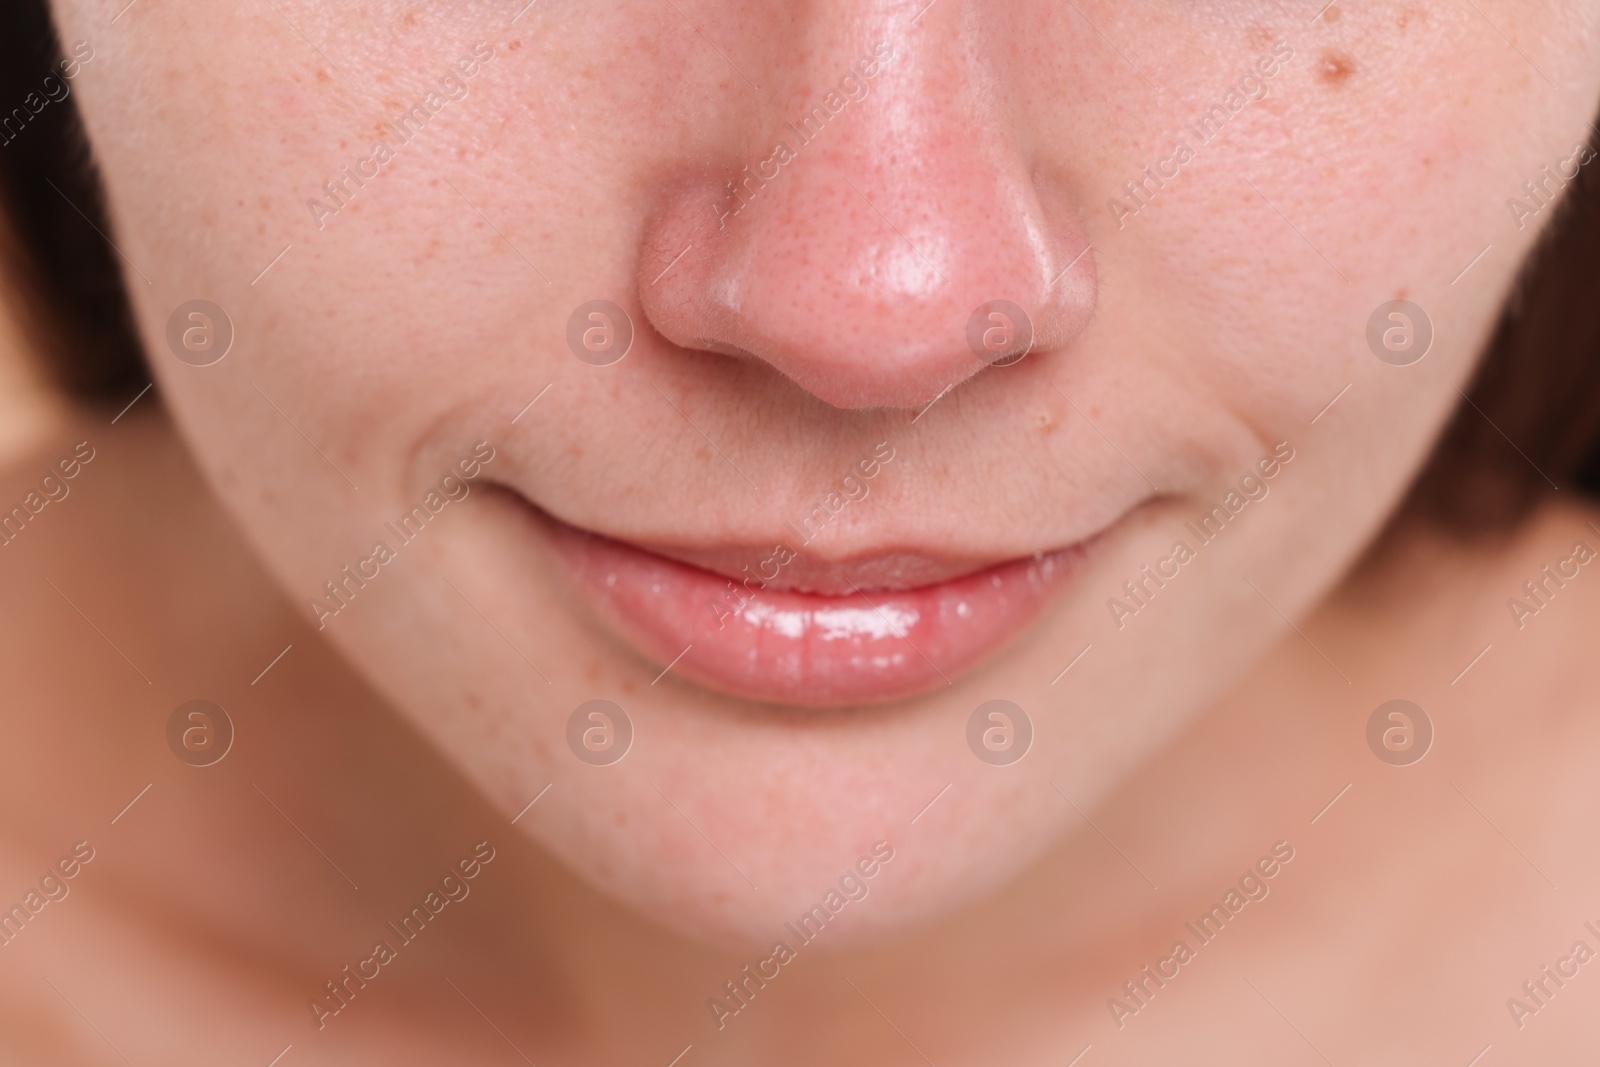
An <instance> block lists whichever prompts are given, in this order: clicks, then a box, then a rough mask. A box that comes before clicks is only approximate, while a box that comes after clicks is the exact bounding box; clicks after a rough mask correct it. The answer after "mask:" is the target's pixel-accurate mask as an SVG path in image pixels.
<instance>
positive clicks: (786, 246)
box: [638, 4, 1095, 408]
mask: <svg viewBox="0 0 1600 1067" xmlns="http://www.w3.org/2000/svg"><path fill="white" fill-rule="evenodd" d="M824 6H826V5H824ZM948 7H949V8H950V9H952V10H951V12H950V14H951V15H952V16H953V15H955V14H957V13H958V12H959V9H960V5H956V4H951V5H948ZM856 25H857V26H859V25H860V23H859V22H858V23H856ZM971 25H972V20H962V19H959V18H955V17H945V18H942V19H941V17H940V12H939V9H938V8H934V9H933V10H932V11H931V12H929V14H928V16H927V17H926V18H924V19H923V20H922V21H921V23H920V24H919V25H918V26H917V27H916V28H915V30H914V32H912V31H911V30H910V28H909V27H907V26H905V25H903V24H902V25H900V26H897V27H896V26H884V27H883V28H882V30H881V33H880V35H879V36H878V37H877V39H875V40H861V39H859V38H857V39H853V40H850V41H840V42H836V43H834V44H832V45H830V46H829V47H827V48H813V49H808V50H805V55H806V58H805V59H804V61H803V62H802V63H801V64H800V65H799V66H798V67H797V68H796V69H793V70H774V71H772V72H771V74H770V76H769V77H768V79H767V82H768V85H767V88H766V94H765V98H764V100H758V101H757V102H756V103H753V104H752V105H751V109H750V111H749V113H748V114H743V115H741V116H740V117H739V119H738V121H737V122H736V123H734V124H733V127H734V128H732V129H730V130H729V131H726V132H725V133H723V134H720V135H719V137H722V138H725V139H726V141H727V142H730V143H734V142H736V143H740V144H745V145H748V144H762V145H766V146H768V147H766V148H763V149H761V150H758V151H756V152H754V153H750V152H748V150H747V151H746V152H745V153H744V155H743V157H742V158H741V156H740V154H739V153H738V152H736V151H734V150H732V149H728V148H725V147H721V146H719V154H720V155H722V156H723V157H724V159H723V163H722V165H721V166H719V167H717V168H715V171H714V173H711V174H706V173H704V172H702V173H700V174H698V175H696V176H695V177H693V178H690V179H687V180H679V181H676V182H675V183H674V184H673V185H672V187H671V188H670V189H669V190H667V191H666V192H664V193H663V194H662V199H661V208H660V210H659V211H658V212H657V213H656V214H655V216H654V217H653V219H652V221H651V222H650V223H649V225H648V227H647V232H646V233H645V234H644V237H643V242H642V247H643V248H644V249H646V250H647V252H646V253H645V254H643V255H641V257H640V270H639V282H638V284H639V291H640V294H641V305H642V306H643V309H644V311H645V314H646V315H647V317H648V318H649V319H650V321H651V323H652V324H653V325H654V326H655V328H656V330H657V331H658V332H659V333H661V334H662V335H663V336H665V337H666V338H668V339H669V340H671V341H672V342H674V343H675V344H677V345H680V346H683V347H685V348H694V349H702V350H707V351H713V352H722V353H726V354H729V355H731V356H734V357H735V358H746V359H758V360H763V361H765V362H766V363H768V364H770V365H771V366H772V367H773V368H775V369H776V370H777V371H778V372H780V373H782V374H783V375H785V376H787V377H788V378H790V379H792V380H793V381H794V382H795V383H796V384H798V385H799V386H800V387H801V388H803V389H805V390H807V391H809V392H810V393H812V394H814V395H815V396H817V397H819V398H820V399H822V400H824V401H826V402H827V403H829V404H832V405H834V406H836V407H841V408H885V407H895V408H904V407H916V406H919V405H922V404H926V403H927V402H929V401H931V400H932V399H933V398H935V397H937V396H938V395H940V394H941V393H942V392H943V391H945V390H946V389H948V388H950V387H951V386H954V385H956V384H958V383H960V382H962V381H964V380H965V379H967V378H968V377H970V376H972V375H974V374H976V373H978V372H979V371H981V370H983V369H984V368H985V367H986V366H989V365H1004V364H1007V363H1010V362H1013V361H1014V360H1015V359H1017V358H1020V355H1021V354H1023V353H1025V352H1028V351H1030V350H1031V352H1032V353H1034V355H1032V356H1030V358H1046V357H1047V355H1048V353H1049V352H1051V351H1052V350H1057V349H1060V348H1061V347H1063V346H1064V345H1066V344H1067V343H1068V342H1069V341H1070V340H1071V339H1072V338H1073V337H1074V336H1076V335H1077V334H1078V333H1079V332H1081V330H1082V329H1083V327H1084V325H1085V324H1086V323H1087V322H1088V320H1089V318H1090V316H1091V315H1092V313H1093V310H1094V303H1095V272H1094V257H1093V255H1092V254H1090V249H1089V247H1088V239H1087V237H1086V236H1085V234H1084V231H1083V225H1082V222H1081V221H1080V218H1079V214H1078V209H1077V205H1076V203H1075V202H1074V200H1073V198H1072V196H1071V195H1069V193H1068V192H1067V191H1066V188H1065V186H1066V182H1065V181H1064V180H1063V176H1062V175H1060V174H1057V173H1051V172H1050V171H1048V170H1047V169H1045V168H1044V166H1043V165H1042V164H1041V163H1040V162H1038V161H1037V160H1035V159H1031V158H1030V152H1029V150H1028V146H1029V143H1030V138H1029V136H1028V132H1027V131H1026V130H1025V129H1023V128H1021V126H1020V125H1019V120H1018V118H1017V117H1016V116H1015V114H1014V112H1013V110H1012V105H1011V103H1010V102H1009V101H1008V99H1007V94H1006V92H1005V87H1004V79H1003V76H1002V73H1003V72H1002V71H1001V69H1000V68H1001V66H1003V65H1002V64H998V63H991V62H989V61H987V60H986V59H985V58H984V56H985V53H986V48H985V44H986V42H985V41H983V40H981V39H974V38H973V34H974V33H978V32H981V31H975V30H973V29H972V28H971ZM988 51H989V52H990V53H992V52H993V51H994V49H992V48H991V49H988ZM779 86H786V87H787V88H783V89H780V88H779ZM758 105H759V106H758ZM1000 302H1004V303H1000ZM1017 309H1020V311H1021V314H1020V315H1019V314H1018V311H1017ZM1000 373H1003V372H1000Z"/></svg>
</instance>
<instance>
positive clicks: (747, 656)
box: [528, 505, 1092, 707]
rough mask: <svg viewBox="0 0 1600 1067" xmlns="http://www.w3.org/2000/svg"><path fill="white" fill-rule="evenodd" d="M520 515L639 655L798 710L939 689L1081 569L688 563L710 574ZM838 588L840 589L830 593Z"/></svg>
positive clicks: (1072, 565)
mask: <svg viewBox="0 0 1600 1067" xmlns="http://www.w3.org/2000/svg"><path fill="white" fill-rule="evenodd" d="M528 511H529V513H530V515H531V516H533V517H535V519H536V521H537V525H538V526H540V527H541V528H542V529H543V531H544V532H545V533H546V535H547V536H548V539H549V541H550V543H551V544H552V546H553V547H554V548H555V549H556V551H557V553H558V554H559V556H560V557H561V558H562V559H563V561H564V562H565V563H566V564H567V568H566V569H567V572H568V578H569V580H570V581H571V582H572V583H573V584H574V585H575V586H576V588H577V590H578V592H579V593H580V595H581V596H582V597H583V599H584V600H586V601H587V602H588V603H589V604H590V605H592V606H593V607H594V608H595V609H596V610H597V611H598V612H599V614H600V615H601V617H602V619H603V620H604V622H605V623H607V624H608V625H609V626H610V627H611V628H612V629H614V630H616V631H617V632H619V633H620V634H622V635H623V636H624V637H625V638H627V639H628V640H629V641H630V642H631V643H632V644H633V645H634V646H635V647H636V648H638V649H639V651H641V652H643V653H644V654H645V655H646V656H647V657H649V658H651V659H653V660H655V661H656V662H657V663H658V664H660V665H661V666H662V667H663V668H669V667H670V670H671V672H672V673H673V674H677V675H680V676H682V677H683V678H686V679H688V680H689V681H692V682H695V683H697V684H700V685H703V686H705V687H707V688H710V689H714V690H718V691H721V692H724V693H728V694H731V695H734V696H739V697H744V698H748V699H753V700H759V701H763V702H769V703H779V704H787V705H794V706H802V707H841V706H850V705H858V704H869V703H879V702H884V701H890V700H895V699H900V698H904V697H908V696H912V695H915V694H917V693H921V692H924V691H927V690H930V689H934V688H938V687H941V686H946V685H950V684H953V681H954V679H955V678H957V677H958V676H959V675H961V674H963V673H964V672H966V671H968V670H970V669H971V668H973V667H975V666H976V665H978V664H979V663H980V662H981V661H982V660H984V659H985V658H986V657H987V656H989V655H990V654H991V653H993V652H994V651H995V650H997V649H998V648H999V647H1000V646H1001V645H1002V644H1004V643H1005V642H1007V641H1008V640H1009V639H1010V638H1012V637H1014V636H1015V635H1016V634H1017V633H1019V632H1020V631H1021V630H1023V629H1024V628H1025V627H1026V626H1027V625H1028V624H1029V623H1030V622H1032V621H1033V619H1035V618H1036V617H1037V616H1038V615H1039V613H1040V612H1041V611H1042V610H1043V609H1044V608H1045V606H1046V605H1047V604H1048V603H1049V602H1050V600H1051V599H1052V598H1053V596H1054V594H1056V593H1057V592H1058V591H1060V590H1061V588H1062V587H1063V586H1064V585H1066V584H1068V583H1069V582H1070V581H1071V580H1072V579H1073V578H1074V577H1076V576H1077V575H1078V574H1080V573H1081V572H1082V571H1083V569H1084V568H1083V562H1084V559H1085V556H1086V546H1087V544H1088V542H1087V541H1086V542H1080V543H1078V544H1074V545H1070V546H1067V547H1064V548H1058V549H1054V550H1052V551H1049V552H1042V553H1038V554H1036V555H1032V556H1028V557H1024V558H1020V559H1011V560H1005V561H999V562H993V563H989V564H987V565H983V564H976V565H975V564H972V563H965V564H963V563H960V562H946V561H940V560H937V559H932V558H930V557H928V556H925V555H921V554H918V553H903V552H885V553H881V554H878V555H876V556H871V557H863V558H860V559H857V560H854V561H851V562H847V563H840V564H829V563H827V562H825V561H816V560H812V559H810V558H809V557H804V556H802V555H801V554H800V553H799V552H795V551H794V549H793V547H792V545H782V546H781V547H780V546H779V545H777V544H775V545H771V546H767V547H765V548H762V549H751V550H750V551H748V552H743V551H741V550H737V549H733V550H717V551H715V552H701V553H695V554H694V555H696V556H697V557H698V558H700V559H702V560H709V561H714V562H712V563H710V566H716V567H718V568H719V569H721V570H725V571H728V572H729V573H719V571H718V570H713V569H709V566H698V565H695V564H692V563H688V562H684V561H683V560H682V559H681V558H680V559H674V558H669V557H668V556H667V555H665V554H663V553H662V552H660V551H652V550H650V549H647V548H643V547H638V546H635V545H631V544H628V543H626V542H622V541H617V540H613V539H611V538H609V537H605V536H603V535H601V534H597V533H591V532H588V531H585V530H580V529H577V528H575V527H572V526H569V525H567V524H565V523H562V522H561V521H559V520H557V519H554V518H552V517H551V516H549V515H547V514H545V513H543V512H541V511H539V510H538V509H537V508H535V507H533V506H532V505H529V506H528ZM1091 540H1092V539H1091ZM785 549H786V550H788V551H790V552H794V557H793V558H790V559H789V560H788V561H787V562H784V550H785ZM676 554H677V555H680V556H681V555H686V554H688V553H676ZM736 559H743V560H744V562H745V564H747V566H741V567H740V568H739V569H738V570H734V568H733V567H731V566H730V565H729V564H730V563H731V561H733V560H736ZM774 571H776V573H774ZM785 572H788V573H785ZM730 574H733V575H737V576H738V580H735V578H734V577H731V576H730ZM928 575H935V576H937V577H936V579H935V580H932V581H921V580H919V579H921V578H925V577H927V576H928ZM874 578H876V579H877V580H876V581H874V580H873V579H874ZM841 586H848V587H850V589H851V591H850V592H847V593H839V592H832V591H831V590H833V589H837V588H840V587H841ZM817 588H824V589H829V590H830V591H829V592H817V591H812V590H814V589H817Z"/></svg>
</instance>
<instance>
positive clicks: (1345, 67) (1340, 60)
mask: <svg viewBox="0 0 1600 1067" xmlns="http://www.w3.org/2000/svg"><path fill="white" fill-rule="evenodd" d="M1355 72H1356V61H1355V59H1354V57H1352V56H1348V55H1345V54H1344V53H1343V52H1324V53H1323V54H1322V59H1321V61H1320V62H1318V64H1317V77H1319V78H1321V79H1322V82H1323V84H1325V85H1343V84H1344V83H1345V82H1346V81H1348V80H1349V79H1350V75H1352V74H1354V73H1355Z"/></svg>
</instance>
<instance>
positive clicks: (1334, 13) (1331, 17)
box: [1322, 7, 1340, 22]
mask: <svg viewBox="0 0 1600 1067" xmlns="http://www.w3.org/2000/svg"><path fill="white" fill-rule="evenodd" d="M1339 15H1340V11H1339V9H1338V8H1336V7H1330V8H1328V10H1326V11H1324V12H1323V13H1322V21H1323V22H1338V21H1339Z"/></svg>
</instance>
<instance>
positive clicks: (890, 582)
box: [593, 534, 1008, 596]
mask: <svg viewBox="0 0 1600 1067" xmlns="http://www.w3.org/2000/svg"><path fill="white" fill-rule="evenodd" d="M593 536H600V535H598V534H596V535H593ZM796 540H797V539H796V538H793V537H791V538H788V539H776V540H774V541H772V542H771V543H769V544H764V545H760V546H756V545H732V546H727V547H722V548H675V547H671V546H663V545H655V544H640V543H638V542H633V541H623V542H620V543H623V544H627V545H628V546H629V547H632V548H636V549H640V550H642V551H645V552H650V553H653V554H655V555H658V556H662V557H664V558H666V559H670V560H673V561H675V562H678V563H683V564H686V565H688V566H691V567H698V568H700V569H701V570H706V571H710V572H712V573H713V574H720V575H722V576H723V577H725V578H727V579H728V580H729V581H731V582H733V583H735V584H739V583H742V582H745V581H747V580H749V579H751V578H754V579H755V580H756V581H757V582H758V583H759V584H758V586H757V587H758V588H763V589H774V590H785V591H791V592H797V593H812V594H816V595H819V596H847V595H851V594H855V593H873V592H884V591H902V590H908V589H919V588H922V587H925V586H931V585H938V584H940V583H942V582H949V581H953V580H955V579H957V578H963V577H966V576H967V575H969V574H974V573H976V572H978V571H982V570H986V569H988V568H990V567H993V566H997V565H999V564H1001V563H1006V562H1008V559H1006V558H998V557H995V558H983V559H963V558H952V557H938V556H933V555H930V554H928V553H925V552H918V551H912V550H904V551H902V550H883V551H875V552H865V553H859V554H856V555H854V556H852V557H850V558H847V559H826V558H823V557H821V556H817V555H813V554H809V553H807V552H806V550H805V547H804V545H798V544H795V541H796ZM780 544H782V545H784V546H786V547H787V548H789V549H790V550H792V551H793V557H792V558H790V559H789V560H788V561H787V562H782V563H780V560H782V559H783V558H784V557H783V555H782V554H780V553H779V552H778V546H779V545H780Z"/></svg>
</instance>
